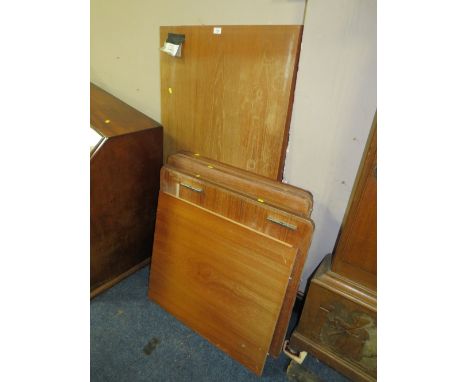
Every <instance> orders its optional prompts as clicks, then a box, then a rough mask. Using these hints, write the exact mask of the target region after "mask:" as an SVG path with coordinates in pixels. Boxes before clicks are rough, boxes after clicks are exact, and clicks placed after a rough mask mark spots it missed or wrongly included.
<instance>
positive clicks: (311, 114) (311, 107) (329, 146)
mask: <svg viewBox="0 0 468 382" xmlns="http://www.w3.org/2000/svg"><path fill="white" fill-rule="evenodd" d="M304 6H305V0H237V1H231V0H229V1H228V0H205V1H203V2H195V1H189V0H172V1H171V0H138V1H135V0H91V81H92V82H94V83H95V84H96V85H98V86H101V87H102V88H103V89H105V90H107V91H109V92H111V93H112V94H114V95H115V96H117V97H119V98H121V99H122V100H123V101H125V102H127V103H128V104H130V105H132V106H134V107H135V108H137V109H139V110H141V111H142V112H143V113H145V114H147V115H148V116H150V117H152V118H154V119H156V120H161V118H160V115H161V112H160V83H159V50H158V48H159V26H160V25H203V24H207V25H213V24H215V25H223V24H225V25H228V24H231V25H236V24H237V25H242V24H251V25H255V24H256V25H259V24H302V23H303V21H304ZM376 37H377V36H376V0H309V1H308V5H307V10H306V14H305V22H304V35H303V42H302V50H301V58H300V63H299V72H298V78H297V85H296V94H295V102H294V108H293V116H292V121H291V134H290V144H289V149H288V150H289V151H288V154H287V156H286V167H285V173H284V174H285V180H286V181H288V182H289V183H291V184H294V185H297V186H300V187H303V188H305V189H307V190H310V191H311V192H312V193H313V194H314V198H315V208H314V212H313V218H314V220H315V223H316V232H315V236H314V239H313V244H312V248H311V250H310V252H309V258H308V261H307V263H306V267H305V270H304V274H303V283H302V284H301V290H304V287H305V283H306V278H307V277H308V276H309V275H310V274H311V272H312V271H313V270H314V269H315V267H316V266H317V265H318V263H319V262H320V260H321V259H322V258H323V256H325V255H326V254H327V253H330V252H331V251H332V249H333V246H334V243H335V240H336V237H337V233H338V230H339V227H340V224H341V221H342V218H343V214H344V211H345V209H346V205H347V202H348V199H349V195H350V192H351V188H352V185H353V181H354V178H355V175H356V171H357V168H358V165H359V161H360V158H361V155H362V152H363V148H364V144H365V141H366V138H367V134H368V132H369V129H370V126H371V123H372V117H373V114H374V111H375V109H376V97H377V96H376V67H377V63H376ZM343 182H344V183H343Z"/></svg>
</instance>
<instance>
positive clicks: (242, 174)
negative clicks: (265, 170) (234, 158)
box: [167, 151, 313, 218]
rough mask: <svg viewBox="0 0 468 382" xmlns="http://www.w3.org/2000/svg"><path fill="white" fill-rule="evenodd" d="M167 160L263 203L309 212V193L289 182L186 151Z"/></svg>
mask: <svg viewBox="0 0 468 382" xmlns="http://www.w3.org/2000/svg"><path fill="white" fill-rule="evenodd" d="M167 163H168V164H170V165H172V166H174V167H175V168H178V169H180V170H182V171H184V172H186V173H189V174H192V175H196V176H197V177H200V178H203V179H206V180H209V181H212V182H216V183H217V184H219V185H221V186H223V187H226V188H230V189H232V190H235V191H236V192H239V191H240V190H242V192H243V193H245V194H247V195H248V196H250V197H252V198H254V199H258V198H259V199H262V200H263V201H264V202H265V203H268V204H271V205H274V206H276V207H279V208H282V209H284V210H287V211H290V212H292V213H294V214H296V215H300V216H304V217H307V218H309V217H310V214H311V213H312V207H313V197H312V194H311V193H310V192H308V191H306V190H303V189H301V188H298V187H294V186H292V185H290V184H284V183H281V182H278V181H275V180H271V179H269V178H266V177H264V176H261V175H257V174H254V173H252V172H250V171H246V170H242V169H239V168H237V167H233V166H229V165H227V164H225V163H221V162H219V161H216V160H213V159H209V158H205V157H202V156H200V155H195V154H193V153H191V152H188V151H182V152H179V153H177V154H174V155H171V156H170V157H169V158H168V159H167Z"/></svg>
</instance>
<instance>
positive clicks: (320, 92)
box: [284, 0, 377, 290]
mask: <svg viewBox="0 0 468 382" xmlns="http://www.w3.org/2000/svg"><path fill="white" fill-rule="evenodd" d="M376 11H377V4H376V0H309V2H308V4H307V9H306V15H305V21H304V34H303V39H302V49H301V57H300V62H299V71H298V75H297V83H296V92H295V100H294V105H293V114H292V120H291V130H290V137H289V148H288V153H287V155H286V164H285V171H284V179H285V181H287V182H288V183H291V184H294V185H296V186H299V187H303V188H305V189H307V190H310V191H311V192H312V193H313V195H314V199H315V206H314V211H313V213H312V217H313V219H314V221H315V224H316V231H315V235H314V238H313V242H312V246H311V249H310V251H309V257H308V259H307V263H306V266H305V269H304V272H303V281H302V283H301V290H304V288H305V285H306V281H307V280H306V279H307V277H309V276H310V274H311V273H312V271H313V270H314V269H315V268H316V267H317V265H318V264H319V263H320V261H321V260H322V258H323V257H324V256H325V255H326V254H328V253H331V252H332V250H333V247H334V245H335V241H336V238H337V235H338V231H339V229H340V225H341V222H342V220H343V215H344V213H345V210H346V207H347V204H348V200H349V196H350V193H351V190H352V187H353V183H354V179H355V177H356V173H357V170H358V167H359V163H360V160H361V157H362V154H363V150H364V146H365V143H366V140H367V137H368V134H369V131H370V127H371V124H372V119H373V117H374V112H375V111H376V107H377V13H376Z"/></svg>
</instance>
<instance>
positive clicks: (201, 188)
mask: <svg viewBox="0 0 468 382" xmlns="http://www.w3.org/2000/svg"><path fill="white" fill-rule="evenodd" d="M284 186H287V185H284ZM161 191H163V192H166V193H169V194H171V195H174V196H177V197H179V198H181V199H184V200H187V201H190V202H191V203H194V204H197V205H199V206H201V207H203V208H205V209H208V210H210V211H213V212H215V213H217V214H220V215H222V216H224V217H227V218H229V219H232V220H234V221H236V222H238V223H241V224H243V225H246V226H248V227H250V228H252V229H254V230H256V231H259V232H262V233H263V234H266V235H268V236H271V237H274V238H275V239H278V240H281V241H284V242H285V243H288V244H290V245H292V246H293V247H296V248H298V253H297V256H296V260H295V262H294V266H293V270H292V273H291V280H290V283H289V285H288V288H287V291H286V295H285V299H284V301H283V305H282V308H281V312H280V315H279V318H278V322H277V324H276V329H275V333H274V336H273V339H272V343H271V345H270V351H269V353H270V355H272V356H274V357H277V356H278V355H279V354H280V353H281V351H282V347H283V342H284V338H285V336H286V332H287V329H288V324H289V320H290V318H291V314H292V309H293V307H294V302H295V300H296V294H297V291H298V288H299V284H300V282H301V275H302V270H303V267H304V263H305V261H306V259H307V253H308V250H309V247H310V244H311V240H312V234H313V231H314V224H313V222H312V221H311V220H310V219H306V218H304V217H301V216H297V215H293V214H291V213H290V212H287V211H284V210H282V209H279V208H276V207H275V206H272V205H269V204H267V203H260V202H259V201H258V200H256V199H252V198H249V197H247V196H245V195H243V194H242V193H239V192H234V191H232V190H230V189H226V188H224V187H222V186H219V185H218V184H217V183H215V182H210V181H207V180H205V179H201V178H197V177H196V176H191V175H188V174H186V173H184V172H182V171H180V170H179V169H175V168H174V167H172V166H171V165H169V164H166V165H165V166H163V168H162V169H161ZM286 200H287V198H286ZM281 223H286V224H289V225H291V226H294V227H295V228H294V229H291V228H288V227H285V226H283V225H281Z"/></svg>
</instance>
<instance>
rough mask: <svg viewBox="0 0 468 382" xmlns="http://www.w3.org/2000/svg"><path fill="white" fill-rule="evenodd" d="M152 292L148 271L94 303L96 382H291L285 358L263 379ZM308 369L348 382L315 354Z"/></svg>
mask: <svg viewBox="0 0 468 382" xmlns="http://www.w3.org/2000/svg"><path fill="white" fill-rule="evenodd" d="M147 287H148V267H146V268H143V269H142V270H140V271H138V272H136V273H135V274H133V275H132V276H130V277H128V278H127V279H125V280H123V281H122V282H120V283H119V284H117V285H116V286H114V287H113V288H111V289H109V290H108V291H106V292H104V293H103V294H101V295H99V296H97V297H96V298H94V299H93V300H92V301H91V381H92V382H101V381H112V382H120V381H125V382H127V381H128V382H130V381H131V382H138V381H142V382H143V381H145V382H146V381H178V382H179V381H180V382H183V381H191V382H197V381H223V382H229V381H259V380H262V381H272V382H273V381H288V378H287V376H286V368H287V366H288V364H289V358H287V357H286V356H285V355H284V354H282V355H281V356H280V357H279V358H278V359H273V358H272V357H268V360H267V363H266V365H265V369H264V372H263V375H262V377H261V378H259V377H257V376H255V375H254V374H252V373H251V372H250V371H248V370H247V369H245V368H244V367H243V366H242V365H240V364H239V363H237V362H236V361H234V360H232V359H231V358H230V357H229V356H227V355H226V354H224V353H223V352H222V351H220V350H218V349H217V348H216V347H215V346H213V345H211V344H210V343H209V342H208V341H207V340H205V339H204V338H202V337H200V336H199V335H198V334H196V333H195V332H193V331H192V330H191V329H189V328H188V327H186V326H184V325H183V324H182V323H180V322H179V321H178V320H177V319H176V318H174V317H173V316H171V315H170V314H168V313H167V312H166V311H164V310H163V309H162V308H160V307H159V306H158V305H157V304H155V303H153V302H152V301H150V300H149V299H148V297H147ZM291 321H292V322H294V321H295V320H294V319H293V320H291ZM303 366H305V367H306V368H307V369H308V370H310V371H311V373H313V374H314V375H315V376H317V377H318V379H319V380H321V381H324V382H325V381H333V382H344V381H348V380H347V379H346V378H345V377H343V376H342V375H341V374H339V373H337V372H336V371H334V370H333V369H331V368H329V367H328V366H326V365H325V364H323V363H321V362H320V361H318V360H317V359H315V358H314V357H312V356H310V355H308V356H307V358H306V361H305V362H304V364H303Z"/></svg>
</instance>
